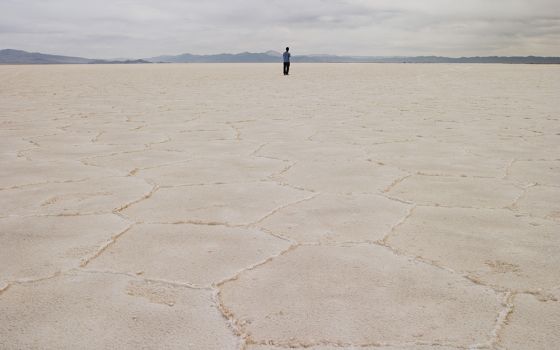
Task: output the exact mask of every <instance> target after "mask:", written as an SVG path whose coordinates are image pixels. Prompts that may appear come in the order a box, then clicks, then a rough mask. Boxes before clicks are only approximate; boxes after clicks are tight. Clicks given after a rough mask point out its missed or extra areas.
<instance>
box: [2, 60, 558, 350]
mask: <svg viewBox="0 0 560 350" xmlns="http://www.w3.org/2000/svg"><path fill="white" fill-rule="evenodd" d="M281 69H282V66H281V64H277V65H275V64H273V65H271V64H208V65H204V64H192V65H188V64H183V65H172V64H169V65H167V64H161V65H74V66H0V80H1V82H2V83H1V84H0V133H1V137H0V162H1V166H0V175H1V176H0V228H1V231H0V348H1V349H195V350H198V349H202V350H205V349H209V350H213V349H216V350H224V349H225V350H227V349H239V350H241V349H246V350H281V349H285V348H306V349H312V350H340V349H346V350H348V349H367V350H373V349H375V350H378V349H379V350H405V349H419V350H428V349H437V350H450V349H523V350H527V349H531V350H536V349H558V348H560V99H559V98H558V94H559V92H560V66H546V65H543V66H536V65H467V64H465V65H445V64H434V65H429V64H426V65H407V64H395V65H391V64H293V65H292V73H291V75H290V76H288V77H285V76H283V75H282V72H281Z"/></svg>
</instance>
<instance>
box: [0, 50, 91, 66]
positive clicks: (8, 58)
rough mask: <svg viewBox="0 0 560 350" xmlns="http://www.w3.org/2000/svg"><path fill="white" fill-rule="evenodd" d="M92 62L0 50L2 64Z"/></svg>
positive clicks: (76, 58)
mask: <svg viewBox="0 0 560 350" xmlns="http://www.w3.org/2000/svg"><path fill="white" fill-rule="evenodd" d="M91 61H92V60H90V59H87V58H82V57H69V56H58V55H46V54H43V53H39V52H27V51H21V50H10V49H7V50H0V63H2V64H84V63H90V62H91Z"/></svg>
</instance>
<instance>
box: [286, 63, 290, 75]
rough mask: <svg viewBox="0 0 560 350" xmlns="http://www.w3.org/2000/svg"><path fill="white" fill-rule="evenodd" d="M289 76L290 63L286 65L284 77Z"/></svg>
mask: <svg viewBox="0 0 560 350" xmlns="http://www.w3.org/2000/svg"><path fill="white" fill-rule="evenodd" d="M288 74H290V62H288V63H287V64H286V75H288Z"/></svg>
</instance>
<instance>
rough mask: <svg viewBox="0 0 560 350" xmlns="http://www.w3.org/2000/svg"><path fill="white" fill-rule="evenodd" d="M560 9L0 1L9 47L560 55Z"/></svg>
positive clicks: (384, 1)
mask: <svg viewBox="0 0 560 350" xmlns="http://www.w3.org/2000/svg"><path fill="white" fill-rule="evenodd" d="M559 14H560V1H557V0H469V1H464V2H459V1H456V0H422V1H418V0H305V1H302V0H267V1H263V0H205V1H199V0H196V1H195V0H159V1H157V0H112V1H110V0H97V1H95V2H93V1H82V0H0V48H8V47H9V48H19V49H24V50H33V51H43V52H52V53H58V54H67V55H81V56H88V57H149V56H153V55H158V54H163V53H169V54H176V53H183V52H191V53H217V52H240V51H266V50H269V49H277V50H281V48H282V47H284V46H286V45H290V46H291V47H292V50H293V51H294V52H295V53H332V54H353V55H426V54H435V55H446V56H463V55H469V56H470V55H529V54H532V55H545V56H560V52H559V48H560V15H559Z"/></svg>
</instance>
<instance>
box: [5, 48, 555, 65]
mask: <svg viewBox="0 0 560 350" xmlns="http://www.w3.org/2000/svg"><path fill="white" fill-rule="evenodd" d="M281 60H282V53H281V52H277V51H267V52H262V53H252V52H242V53H238V54H230V53H222V54H216V55H193V54H190V53H185V54H181V55H175V56H173V55H166V56H156V57H150V58H144V59H137V60H135V59H127V60H101V59H89V58H83V57H69V56H59V55H48V54H43V53H39V52H27V51H21V50H11V49H6V50H0V64H141V63H277V62H279V61H281ZM292 62H296V63H297V62H309V63H509V64H560V57H539V56H527V57H501V56H490V57H459V58H452V57H440V56H416V57H371V56H335V55H301V56H298V55H294V56H292Z"/></svg>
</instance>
